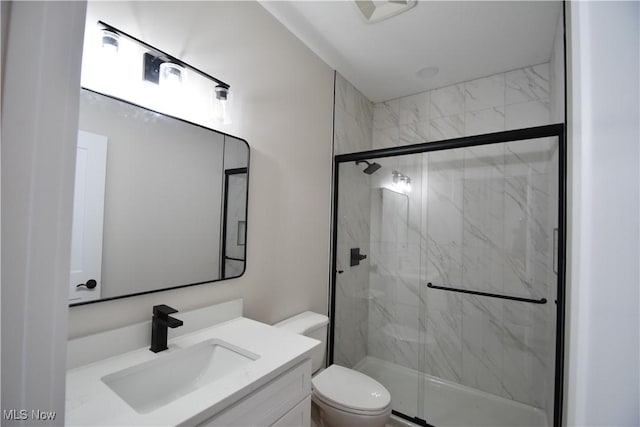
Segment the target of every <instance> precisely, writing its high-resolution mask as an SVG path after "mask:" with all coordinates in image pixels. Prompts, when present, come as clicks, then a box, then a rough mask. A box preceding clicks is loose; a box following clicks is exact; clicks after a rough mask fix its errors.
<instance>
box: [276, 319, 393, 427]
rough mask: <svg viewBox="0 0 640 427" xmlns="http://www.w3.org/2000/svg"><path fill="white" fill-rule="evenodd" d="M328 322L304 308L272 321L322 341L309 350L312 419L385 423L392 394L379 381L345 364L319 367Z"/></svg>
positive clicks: (356, 425)
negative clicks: (310, 358) (310, 351)
mask: <svg viewBox="0 0 640 427" xmlns="http://www.w3.org/2000/svg"><path fill="white" fill-rule="evenodd" d="M328 323H329V319H328V318H327V316H323V315H321V314H317V313H313V312H310V311H306V312H304V313H300V314H298V315H296V316H293V317H290V318H289V319H285V320H283V321H282V322H279V323H276V324H275V325H274V326H276V327H278V328H282V329H285V330H288V331H290V332H293V333H296V334H300V335H305V336H308V337H311V338H315V339H318V340H320V341H322V345H321V346H320V347H319V349H318V350H316V351H315V352H314V353H313V354H312V369H313V372H314V375H313V377H312V379H311V390H312V392H311V401H312V402H313V405H314V406H315V408H314V411H313V414H314V421H315V422H316V424H317V425H319V426H321V427H343V426H350V427H384V425H385V424H386V422H387V420H388V419H389V417H390V416H391V395H390V394H389V391H388V390H387V389H386V388H385V387H384V386H383V385H382V384H380V383H379V382H378V381H376V380H374V379H373V378H371V377H369V376H367V375H365V374H363V373H361V372H357V371H354V370H353V369H349V368H345V367H344V366H339V365H331V366H329V367H328V368H326V369H324V370H321V368H322V366H323V365H324V357H325V353H326V339H327V324H328ZM316 417H317V419H315V418H316Z"/></svg>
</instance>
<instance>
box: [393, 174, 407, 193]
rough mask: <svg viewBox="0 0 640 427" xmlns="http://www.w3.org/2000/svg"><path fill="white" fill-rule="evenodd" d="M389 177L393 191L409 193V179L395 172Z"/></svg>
mask: <svg viewBox="0 0 640 427" xmlns="http://www.w3.org/2000/svg"><path fill="white" fill-rule="evenodd" d="M391 177H392V178H391V179H392V181H393V188H394V189H395V190H397V191H400V192H403V193H409V192H411V178H409V177H408V176H407V175H405V174H403V173H400V172H398V171H395V170H394V171H393V172H392V173H391Z"/></svg>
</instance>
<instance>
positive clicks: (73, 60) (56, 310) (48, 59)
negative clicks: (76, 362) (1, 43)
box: [2, 2, 86, 425]
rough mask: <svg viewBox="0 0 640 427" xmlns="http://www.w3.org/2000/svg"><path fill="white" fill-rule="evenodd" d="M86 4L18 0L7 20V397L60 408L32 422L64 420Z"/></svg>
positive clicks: (11, 404) (26, 405)
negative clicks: (47, 417)
mask: <svg viewBox="0 0 640 427" xmlns="http://www.w3.org/2000/svg"><path fill="white" fill-rule="evenodd" d="M85 6H86V4H85V3H83V2H65V3H57V2H16V3H14V4H13V5H12V6H11V9H10V16H9V21H8V22H9V31H8V34H7V36H8V37H7V39H8V41H7V52H6V64H5V69H4V71H5V75H4V76H3V77H4V80H3V88H2V89H3V90H2V96H3V99H2V104H3V109H2V124H3V126H2V297H3V298H2V405H3V409H16V410H20V409H24V410H28V411H30V410H32V409H33V410H38V409H39V410H43V411H55V412H57V416H56V419H55V421H53V422H51V421H49V422H41V423H36V422H33V424H41V425H47V424H56V425H62V424H64V387H65V366H66V325H67V313H68V309H67V307H66V305H67V296H68V281H69V259H70V249H71V215H72V198H73V175H74V164H75V151H76V141H77V124H78V96H79V86H78V85H79V82H80V49H81V46H82V34H83V21H84V13H85ZM31 421H33V420H31ZM27 422H28V423H30V424H31V423H32V422H29V421H27ZM4 423H5V421H4V420H3V424H4ZM12 424H23V423H22V422H18V421H16V422H14V423H12Z"/></svg>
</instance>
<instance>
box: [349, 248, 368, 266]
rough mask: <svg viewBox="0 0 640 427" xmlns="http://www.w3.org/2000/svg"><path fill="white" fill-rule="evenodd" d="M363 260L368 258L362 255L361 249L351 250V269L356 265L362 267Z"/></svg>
mask: <svg viewBox="0 0 640 427" xmlns="http://www.w3.org/2000/svg"><path fill="white" fill-rule="evenodd" d="M363 259H367V256H366V255H365V254H360V248H352V249H351V260H350V262H349V265H350V266H351V267H353V266H354V265H360V261H362V260H363Z"/></svg>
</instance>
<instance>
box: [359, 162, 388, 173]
mask: <svg viewBox="0 0 640 427" xmlns="http://www.w3.org/2000/svg"><path fill="white" fill-rule="evenodd" d="M360 163H366V164H367V167H366V168H364V170H363V171H362V172H364V173H366V174H367V175H371V174H372V173H374V172H375V171H377V170H378V169H380V168H381V167H382V166H380V165H379V164H378V163H369V162H367V161H366V160H358V161H357V162H356V165H359V164H360Z"/></svg>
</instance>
